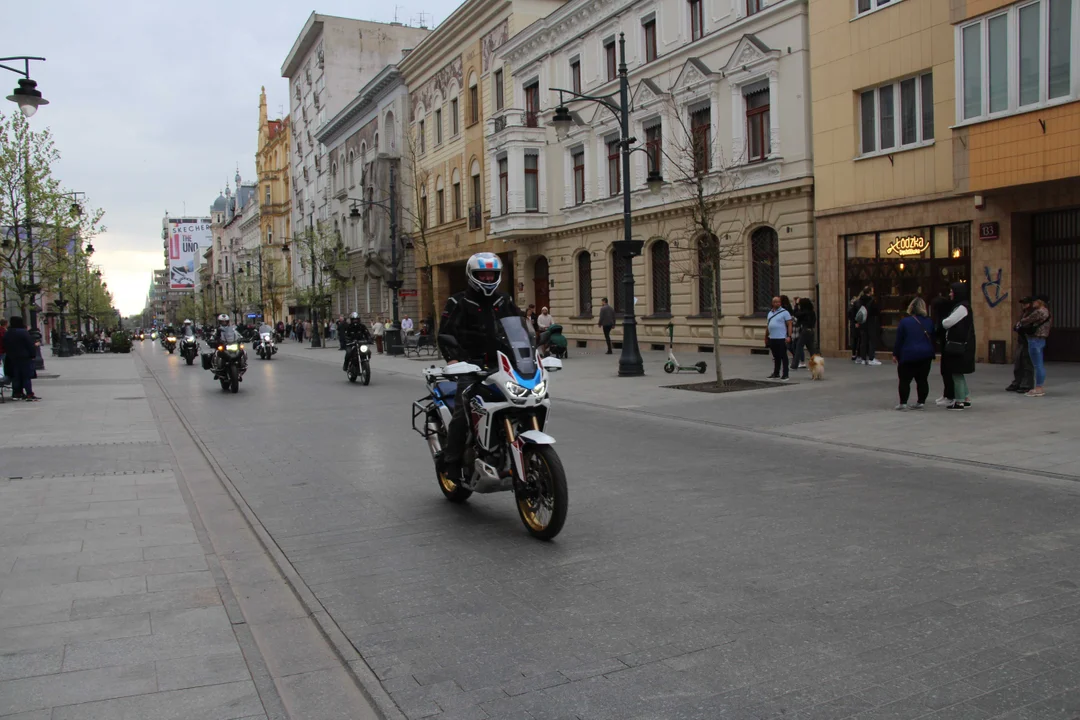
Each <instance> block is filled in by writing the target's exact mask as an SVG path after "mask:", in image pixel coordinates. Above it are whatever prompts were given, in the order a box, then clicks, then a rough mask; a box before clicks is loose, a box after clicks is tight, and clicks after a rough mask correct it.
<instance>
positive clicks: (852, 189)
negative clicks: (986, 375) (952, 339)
mask: <svg viewBox="0 0 1080 720" xmlns="http://www.w3.org/2000/svg"><path fill="white" fill-rule="evenodd" d="M810 19H811V41H810V42H811V47H812V53H811V63H812V71H811V72H812V82H813V89H814V96H813V121H814V160H815V168H816V173H817V188H818V190H817V204H816V223H817V234H818V259H819V272H820V282H821V288H822V293H821V307H820V313H821V327H822V337H821V344H822V349H823V350H824V351H826V352H828V353H831V354H841V353H846V352H847V349H848V347H849V329H848V322H847V320H846V311H847V307H848V303H849V301H850V299H851V297H852V296H853V295H855V294H856V293H857V292H858V291H859V290H860V289H861V288H863V287H865V286H867V285H870V286H873V287H874V289H875V292H876V295H877V297H878V300H879V304H880V305H881V307H882V318H881V333H880V336H881V337H880V343H879V347H881V348H888V347H891V344H892V339H893V335H894V329H895V326H896V324H897V322H899V320H900V318H901V317H902V316H903V313H904V310H905V308H906V306H907V303H908V302H909V301H910V300H911V298H913V297H914V296H916V295H918V296H921V297H923V298H925V299H926V300H927V301H928V302H930V301H933V300H934V299H935V298H937V297H939V296H940V295H942V294H947V292H948V287H949V284H950V283H952V282H964V283H968V284H969V285H970V286H971V296H972V306H973V310H974V318H975V328H976V335H977V356H978V358H979V359H980V360H982V361H992V362H1005V361H1007V360H1008V359H1009V358H1011V352H1012V347H1013V339H1014V337H1013V332H1012V327H1013V324H1014V323H1015V322H1016V320H1017V319H1018V311H1019V307H1018V304H1017V300H1018V299H1019V298H1020V297H1022V296H1024V295H1029V294H1032V293H1040V294H1042V293H1045V294H1047V295H1049V296H1050V307H1051V311H1052V312H1053V313H1054V317H1055V328H1054V332H1053V334H1052V336H1051V339H1050V343H1048V346H1047V358H1048V359H1050V358H1053V359H1059V360H1080V296H1078V295H1077V294H1076V292H1075V288H1076V287H1078V286H1080V180H1078V176H1080V102H1078V100H1080V2H1078V0H1035V1H1033V2H1008V1H1006V0H956V1H954V2H951V3H945V2H937V1H936V0H891V1H890V0H853V1H852V2H835V1H830V0H810Z"/></svg>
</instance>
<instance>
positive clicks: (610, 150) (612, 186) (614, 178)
mask: <svg viewBox="0 0 1080 720" xmlns="http://www.w3.org/2000/svg"><path fill="white" fill-rule="evenodd" d="M620 152H621V147H620V143H619V141H618V140H617V139H616V140H608V141H607V174H608V179H607V184H608V195H609V196H610V197H615V196H616V195H618V194H619V189H620V187H621V180H622V177H621V174H620V173H619V153H620Z"/></svg>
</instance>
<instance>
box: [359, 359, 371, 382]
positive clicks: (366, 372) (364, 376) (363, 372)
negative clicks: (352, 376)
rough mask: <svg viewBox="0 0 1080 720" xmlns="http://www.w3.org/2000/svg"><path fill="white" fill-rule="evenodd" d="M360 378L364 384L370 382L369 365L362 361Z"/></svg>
mask: <svg viewBox="0 0 1080 720" xmlns="http://www.w3.org/2000/svg"><path fill="white" fill-rule="evenodd" d="M360 379H361V380H362V381H363V383H364V384H365V385H370V384H371V366H370V365H368V364H367V363H364V367H363V369H362V370H361V371H360Z"/></svg>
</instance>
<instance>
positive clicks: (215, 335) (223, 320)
mask: <svg viewBox="0 0 1080 720" xmlns="http://www.w3.org/2000/svg"><path fill="white" fill-rule="evenodd" d="M229 325H230V320H229V316H228V315H227V314H226V313H221V314H220V315H218V316H217V327H216V328H214V330H213V332H211V333H210V342H211V343H213V344H214V345H219V344H221V342H222V337H221V336H222V333H223V332H224V331H225V328H227V327H229Z"/></svg>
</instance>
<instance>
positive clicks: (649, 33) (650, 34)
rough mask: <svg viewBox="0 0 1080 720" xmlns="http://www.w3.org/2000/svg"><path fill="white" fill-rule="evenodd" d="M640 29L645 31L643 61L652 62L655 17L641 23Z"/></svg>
mask: <svg viewBox="0 0 1080 720" xmlns="http://www.w3.org/2000/svg"><path fill="white" fill-rule="evenodd" d="M641 29H642V31H643V32H644V33H645V62H652V61H653V60H655V59H656V17H655V16H654V17H651V18H649V19H648V20H646V21H645V22H643V23H641Z"/></svg>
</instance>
